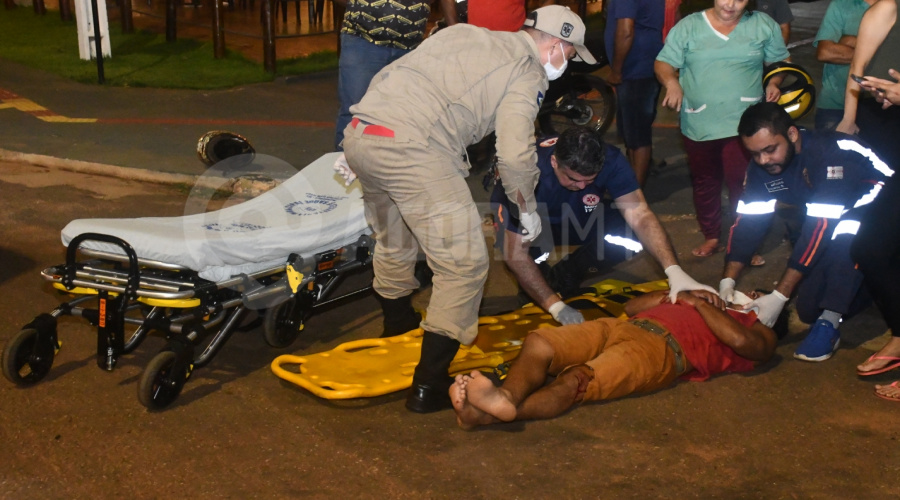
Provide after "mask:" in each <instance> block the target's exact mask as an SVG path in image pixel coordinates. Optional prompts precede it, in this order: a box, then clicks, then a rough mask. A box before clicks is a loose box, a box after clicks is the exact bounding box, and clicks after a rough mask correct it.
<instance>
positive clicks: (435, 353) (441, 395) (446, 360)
mask: <svg viewBox="0 0 900 500" xmlns="http://www.w3.org/2000/svg"><path fill="white" fill-rule="evenodd" d="M457 351H459V342H458V341H456V340H454V339H451V338H449V337H445V336H443V335H438V334H436V333H432V332H429V331H426V332H425V334H424V335H423V336H422V355H421V357H420V358H419V364H418V365H416V371H415V373H414V374H413V381H412V387H410V389H409V393H408V394H407V396H406V408H407V409H408V410H409V411H412V412H416V413H431V412H435V411H439V410H443V409H446V408H450V407H451V406H452V405H451V404H450V394H449V391H450V385H451V384H452V383H453V378H451V377H450V375H448V372H449V371H450V363H451V362H452V361H453V357H454V356H456V352H457Z"/></svg>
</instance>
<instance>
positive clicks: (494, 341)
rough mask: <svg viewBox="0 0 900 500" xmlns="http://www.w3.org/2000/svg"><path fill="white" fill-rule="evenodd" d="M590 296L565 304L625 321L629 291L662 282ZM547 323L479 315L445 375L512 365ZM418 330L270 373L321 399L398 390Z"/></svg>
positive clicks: (601, 288)
mask: <svg viewBox="0 0 900 500" xmlns="http://www.w3.org/2000/svg"><path fill="white" fill-rule="evenodd" d="M592 288H594V290H596V295H583V296H579V297H575V298H572V299H569V300H567V301H566V302H573V301H576V300H589V301H591V302H594V304H596V305H597V306H598V308H596V309H594V308H589V309H582V311H581V312H582V314H584V317H585V319H588V320H591V319H596V318H601V317H622V318H624V317H625V306H624V303H625V301H626V300H627V299H628V298H629V297H630V296H633V295H637V294H635V293H632V292H642V293H646V292H651V291H654V290H665V289H666V288H668V283H667V282H666V281H665V280H662V281H653V282H649V283H643V284H640V285H632V284H631V283H627V282H624V281H618V280H604V281H601V282H600V283H597V284H595V285H593V287H592ZM557 325H558V323H556V322H555V321H554V320H553V318H552V317H551V316H550V315H549V314H547V313H546V312H544V311H543V310H542V309H541V308H539V307H536V306H526V307H524V308H522V309H518V310H516V311H513V312H511V313H507V314H501V315H498V316H483V317H481V318H479V320H478V336H477V337H476V338H475V342H474V343H473V344H472V345H471V346H462V347H461V348H460V350H459V352H458V353H457V354H456V357H455V358H453V362H452V363H451V364H450V373H451V375H455V374H457V373H463V372H468V371H471V370H477V369H482V368H494V367H497V366H499V365H502V364H503V363H506V362H509V361H511V360H513V359H514V358H515V357H516V356H518V354H519V350H520V349H521V347H522V339H523V338H524V337H525V336H526V335H527V334H528V332H530V331H532V330H535V329H537V328H540V327H543V326H557ZM422 334H423V332H422V329H416V330H413V331H411V332H408V333H406V334H403V335H398V336H395V337H387V338H377V339H362V340H355V341H352V342H345V343H343V344H341V345H339V346H337V347H335V348H334V349H332V350H330V351H326V352H321V353H317V354H310V355H307V356H295V355H291V354H285V355H283V356H279V357H277V358H275V360H274V361H272V365H271V368H272V372H273V373H275V375H277V376H278V377H280V378H282V379H284V380H287V381H288V382H291V383H293V384H296V385H299V386H300V387H303V388H304V389H306V390H308V391H309V392H311V393H313V394H315V395H316V396H318V397H320V398H324V399H350V398H361V397H373V396H381V395H384V394H389V393H391V392H396V391H400V390H403V389H406V388H408V387H409V386H410V385H412V376H413V371H414V370H415V368H416V365H417V364H418V363H419V355H420V352H421V348H422Z"/></svg>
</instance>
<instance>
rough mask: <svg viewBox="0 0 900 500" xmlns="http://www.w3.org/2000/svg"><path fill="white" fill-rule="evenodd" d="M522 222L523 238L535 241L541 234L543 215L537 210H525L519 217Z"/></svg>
mask: <svg viewBox="0 0 900 500" xmlns="http://www.w3.org/2000/svg"><path fill="white" fill-rule="evenodd" d="M519 221H520V222H521V223H522V229H523V232H522V239H523V240H525V241H534V240H535V239H536V238H537V237H538V235H539V234H541V216H540V215H538V213H537V212H525V213H522V214H521V215H520V217H519Z"/></svg>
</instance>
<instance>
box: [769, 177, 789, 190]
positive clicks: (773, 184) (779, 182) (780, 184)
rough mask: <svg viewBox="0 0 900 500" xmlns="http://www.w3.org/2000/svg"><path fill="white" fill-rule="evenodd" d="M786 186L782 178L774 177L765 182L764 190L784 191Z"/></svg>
mask: <svg viewBox="0 0 900 500" xmlns="http://www.w3.org/2000/svg"><path fill="white" fill-rule="evenodd" d="M787 188H788V187H787V186H785V185H784V179H775V180H774V181H769V182H767V183H766V191H768V192H770V193H774V192H775V191H784V190H785V189H787Z"/></svg>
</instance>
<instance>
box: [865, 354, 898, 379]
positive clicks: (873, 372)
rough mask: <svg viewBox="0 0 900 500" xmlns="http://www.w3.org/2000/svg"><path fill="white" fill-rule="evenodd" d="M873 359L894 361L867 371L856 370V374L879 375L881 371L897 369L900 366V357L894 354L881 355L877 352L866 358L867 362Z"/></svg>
mask: <svg viewBox="0 0 900 500" xmlns="http://www.w3.org/2000/svg"><path fill="white" fill-rule="evenodd" d="M873 359H886V360H889V361H893V363H888V364H887V365H885V366H882V367H881V368H876V369H875V370H869V371H865V372H862V371H859V370H856V374H857V375H859V376H860V377H868V376H869V375H878V374H879V373H884V372H889V371H891V370H896V369H897V368H900V358H897V357H894V356H879V355H877V354H873V355H871V356H869V359H867V360H866V363H868V362H869V361H872V360H873Z"/></svg>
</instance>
